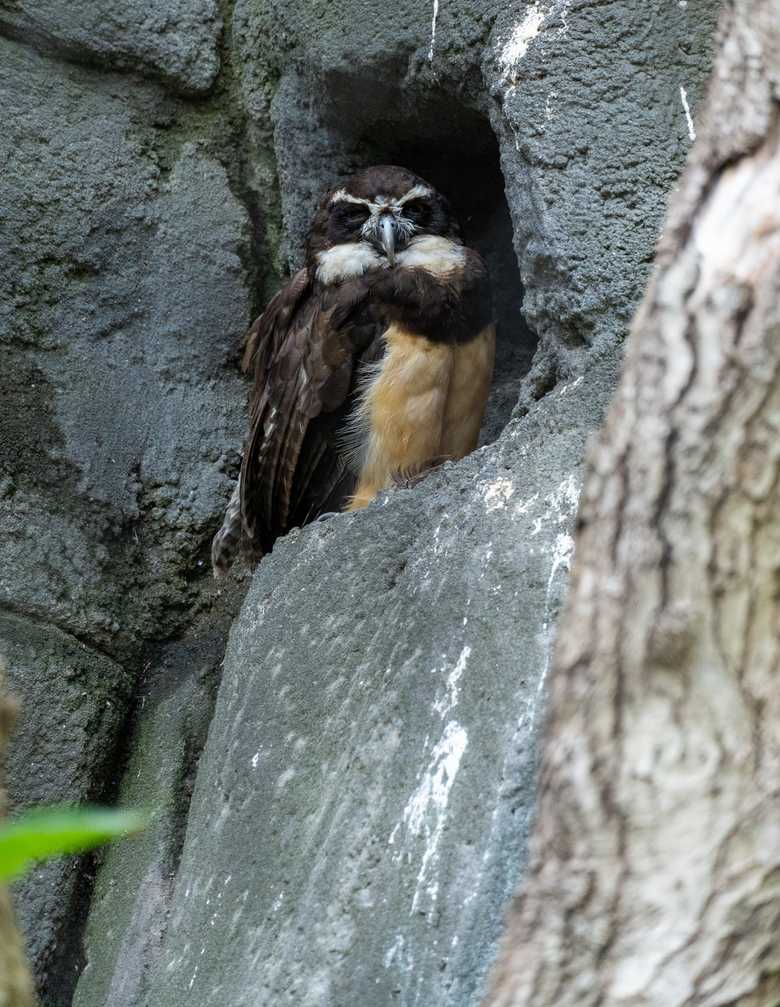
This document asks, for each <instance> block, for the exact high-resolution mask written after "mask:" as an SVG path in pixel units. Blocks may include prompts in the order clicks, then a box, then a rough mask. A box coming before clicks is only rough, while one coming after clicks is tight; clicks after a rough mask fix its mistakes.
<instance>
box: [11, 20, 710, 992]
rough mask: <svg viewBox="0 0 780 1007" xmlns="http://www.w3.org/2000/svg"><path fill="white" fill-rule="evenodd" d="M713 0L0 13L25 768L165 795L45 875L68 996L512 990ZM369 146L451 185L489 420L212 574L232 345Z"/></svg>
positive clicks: (106, 792)
mask: <svg viewBox="0 0 780 1007" xmlns="http://www.w3.org/2000/svg"><path fill="white" fill-rule="evenodd" d="M715 14H716V11H715V10H714V9H713V5H712V4H710V3H705V2H703V0H688V2H681V3H674V2H669V0H663V2H662V0H653V2H652V3H650V4H646V5H639V6H638V5H636V4H632V3H629V2H628V0H623V2H617V0H613V2H607V3H598V4H596V3H593V2H592V0H591V2H584V0H538V2H535V3H531V4H528V3H501V4H499V3H497V2H496V3H480V4H477V3H473V2H471V0H446V2H445V0H441V2H434V3H433V4H432V5H421V4H419V3H411V2H410V0H402V2H400V3H397V4H392V5H391V4H387V3H386V2H384V0H334V2H332V3H328V4H323V3H321V2H319V0H317V2H314V0H304V2H302V3H299V4H287V3H281V2H276V0H235V2H231V0H223V2H222V3H220V4H219V5H218V6H217V5H216V4H215V3H212V2H209V0H166V2H165V3H156V4H146V3H145V4H138V3H132V4H130V3H126V2H124V0H111V2H110V3H107V4H101V5H98V4H95V3H84V4H80V5H78V11H76V8H75V7H72V9H67V5H66V8H65V9H63V5H62V4H55V3H36V4H32V3H28V2H27V0H15V2H14V3H12V4H11V6H10V8H8V7H0V50H2V52H1V54H0V58H1V59H2V62H3V67H4V71H5V72H4V74H3V75H2V78H0V97H1V99H2V107H3V109H4V110H7V112H8V114H7V115H6V116H4V121H5V129H4V130H3V132H2V135H0V158H2V163H3V167H4V170H3V175H2V181H0V186H1V187H2V192H3V198H2V205H3V207H4V208H5V210H4V218H5V219H4V221H3V223H4V225H5V226H4V227H3V228H2V230H0V260H1V261H2V266H3V268H2V272H1V273H0V287H1V288H2V289H1V290H0V293H1V294H2V296H0V340H1V341H2V352H3V362H4V366H3V368H2V369H0V383H2V394H0V427H1V429H2V437H1V438H0V529H2V531H1V533H0V649H2V650H3V651H4V652H6V653H7V655H8V656H9V658H10V662H11V670H12V678H13V683H14V688H15V691H16V692H17V693H18V694H19V695H20V697H21V699H22V701H23V708H24V713H23V716H22V720H21V724H20V729H19V732H18V735H17V738H16V742H15V745H14V750H13V752H12V759H11V767H10V768H11V787H12V794H13V796H14V799H15V801H16V803H17V805H21V804H24V803H30V802H36V803H37V802H40V801H51V800H60V799H71V800H83V799H90V800H98V799H99V800H108V799H113V798H115V797H119V798H120V799H121V800H122V801H123V802H125V803H131V804H134V805H139V804H144V805H147V806H150V807H152V808H154V809H155V817H154V825H153V827H152V828H150V829H149V830H148V831H147V832H146V833H145V834H144V835H143V836H140V837H137V838H136V839H133V840H131V841H128V842H126V843H124V844H122V845H121V846H117V847H115V848H112V849H111V850H109V851H108V852H106V853H104V854H101V855H100V856H98V857H96V858H86V859H84V858H82V859H81V860H69V861H60V862H56V863H53V864H49V865H47V866H46V867H44V868H41V869H39V870H38V871H36V872H34V873H33V875H31V877H30V878H29V879H28V880H27V881H26V882H25V883H24V884H23V885H21V886H20V887H19V890H18V891H17V899H18V905H19V908H20V911H21V915H22V917H23V920H24V921H25V923H26V927H27V934H28V940H29V945H30V950H31V953H32V955H33V958H34V961H35V965H36V970H37V974H38V977H39V982H40V986H41V990H42V994H43V1001H44V1005H46V1007H48V1005H49V1004H51V1005H55V1004H56V1005H57V1007H63V1005H67V1004H68V1003H70V1002H71V1001H72V1002H73V1003H75V1004H77V1005H79V1007H97V1005H108V1007H141V1005H149V1007H151V1005H152V1004H154V1005H155V1007H165V1005H168V1004H170V1005H174V1004H177V1005H178V1004H180V1003H182V1002H183V1000H184V999H186V1002H187V1003H190V1004H193V1005H203V1007H205V1005H208V1004H214V1005H216V1004H220V1005H224V1004H230V1005H231V1007H239V1005H241V1004H247V1005H249V1004H252V1005H257V1004H265V1003H269V1004H270V1003H290V1004H296V1005H297V1004H301V1005H305V1004H312V1005H314V1004H317V1005H333V1007H341V1005H344V1004H348V1003H355V1004H356V1003H362V1004H367V1005H368V1004H370V1005H376V1007H383V1005H386V1004H387V1005H389V1004H391V1003H392V1004H402V1005H407V1007H408V1005H412V1004H418V1003H419V1004H422V1003H426V1004H427V1003H431V1004H432V1003H437V1004H439V1003H440V1004H442V1005H444V1004H447V1005H472V1004H475V1003H477V1001H478V996H479V992H480V989H481V984H482V982H483V979H484V975H485V972H486V969H487V967H488V965H489V962H490V960H491V957H492V955H493V953H494V950H495V945H496V940H497V937H498V934H499V932H500V928H501V918H502V908H503V906H504V905H505V903H506V900H507V898H508V896H509V893H510V892H511V891H512V890H513V888H514V886H515V884H516V883H517V881H518V879H519V877H520V875H521V872H522V864H523V858H524V849H525V837H526V834H527V829H528V823H529V818H530V815H531V812H532V807H533V781H534V746H535V739H536V734H537V731H538V729H539V725H540V721H541V713H542V706H543V697H544V676H545V670H546V668H547V665H548V662H549V657H550V644H551V640H552V632H553V627H554V621H555V615H556V613H557V610H558V606H559V604H560V600H561V594H562V591H563V589H564V586H565V574H566V571H567V569H568V563H569V560H570V554H571V545H572V541H571V537H570V532H571V523H572V519H573V515H574V512H575V509H576V502H577V496H578V490H579V471H580V465H581V460H582V456H583V452H584V448H585V443H586V439H587V435H588V433H589V431H590V430H592V429H593V428H594V426H595V425H597V424H598V422H599V418H600V416H601V413H602V410H603V408H604V405H605V403H606V401H607V400H608V397H609V394H610V391H611V388H612V386H613V384H614V380H615V374H616V370H617V367H618V366H619V354H620V343H621V340H622V337H623V336H624V334H625V331H626V327H627V325H628V322H629V319H630V316H631V312H632V310H633V308H634V306H635V304H636V302H637V300H638V298H639V295H640V293H641V290H642V287H643V285H644V283H645V281H646V278H647V274H648V269H649V264H650V262H651V260H652V253H653V244H654V238H655V235H656V231H657V228H658V226H659V222H660V220H661V218H662V215H663V209H664V201H665V197H666V194H667V192H668V191H669V189H670V188H671V186H672V185H673V184H674V180H675V178H676V176H677V174H678V173H679V171H680V168H681V165H682V161H683V159H684V157H685V153H686V150H687V148H688V145H689V143H690V130H691V129H692V128H693V127H692V124H689V121H688V118H687V116H686V106H687V107H690V108H691V109H692V110H693V112H694V113H695V109H696V107H697V104H698V102H699V100H700V98H701V95H702V88H703V86H704V82H705V80H706V75H707V70H708V61H709V52H710V36H711V33H712V29H713V23H714V19H715ZM371 161H374V162H376V161H393V162H396V163H403V164H407V165H408V166H409V167H411V168H414V169H415V170H417V171H419V172H420V173H421V174H423V175H424V176H426V177H429V178H430V179H431V181H433V182H434V183H435V184H437V185H438V186H440V187H441V189H442V190H443V191H445V192H447V194H448V195H449V196H450V197H451V199H452V201H453V203H454V205H455V207H456V209H457V210H458V212H459V213H460V215H461V217H462V219H463V222H464V225H465V229H466V232H467V235H468V237H469V240H470V241H471V242H472V243H474V244H476V245H477V246H478V247H480V248H481V249H482V250H483V252H484V253H485V255H486V256H487V258H488V260H489V263H490V266H491V273H492V274H493V277H494V280H495V286H496V308H497V315H498V319H499V357H498V368H497V376H496V385H495V389H494V394H493V397H492V399H491V404H490V408H489V412H488V417H487V420H486V424H485V429H484V431H483V444H484V446H483V447H482V448H481V449H480V451H478V452H477V453H475V454H474V455H473V456H472V457H470V458H469V459H466V460H465V461H463V462H462V463H460V464H458V465H446V466H444V467H443V468H442V469H441V470H440V471H439V472H437V473H436V474H434V475H433V476H431V477H429V478H428V479H426V480H425V481H424V482H423V483H421V484H420V485H418V486H417V487H416V488H414V489H413V490H409V491H400V490H399V491H395V492H393V493H390V494H388V495H386V496H385V497H384V498H382V499H381V500H380V501H379V502H378V504H377V505H376V506H374V507H372V508H370V509H369V510H368V511H366V512H363V513H361V514H358V515H354V516H346V515H345V516H340V517H337V518H334V519H332V520H330V521H328V522H326V523H324V524H318V525H315V526H311V527H309V528H307V529H304V530H302V531H300V532H293V533H292V534H291V535H289V536H288V537H287V538H286V539H285V540H284V541H282V542H280V543H278V545H277V547H276V548H275V549H274V552H273V554H272V555H271V556H270V557H268V558H267V559H266V560H264V561H263V563H262V564H261V565H260V567H259V568H258V570H257V572H256V574H255V575H254V577H253V578H252V579H251V583H249V582H248V581H247V579H246V578H244V579H243V581H242V578H241V577H238V578H236V579H235V580H234V581H233V582H231V584H230V585H229V586H228V588H226V589H224V590H221V591H218V590H216V589H215V587H214V586H213V584H212V582H211V581H210V579H209V576H208V569H207V549H208V541H209V537H210V535H211V533H212V532H213V530H214V528H215V526H216V524H217V522H218V519H219V513H220V509H221V507H222V506H223V505H224V502H225V500H226V498H227V496H228V494H229V492H230V487H231V480H232V478H233V477H234V476H235V473H236V469H237V465H238V460H239V450H240V443H241V437H242V433H243V424H244V418H243V417H244V387H243V384H242V382H241V380H240V378H239V377H238V372H237V366H236V356H237V354H236V347H237V343H238V340H239V338H240V335H241V333H242V331H243V330H244V328H245V326H246V324H247V322H248V320H249V318H250V317H251V315H252V314H253V312H255V311H256V310H258V308H259V307H260V306H261V304H262V303H263V301H264V300H265V298H266V296H267V295H268V293H269V292H270V291H272V290H273V289H275V287H276V285H278V282H279V279H280V276H281V275H283V274H284V272H285V271H286V270H287V269H288V268H289V266H290V265H292V264H295V263H296V262H297V261H298V260H299V257H300V251H301V240H302V236H303V235H304V233H305V231H306V228H307V226H308V218H309V215H310V212H311V209H312V206H313V204H314V202H315V200H316V198H317V196H318V193H319V192H320V190H321V189H322V187H323V186H324V185H326V184H328V183H329V182H330V181H331V180H332V179H333V178H334V176H337V175H339V174H340V173H343V172H347V171H349V170H351V169H352V168H354V167H356V166H358V165H361V164H364V163H367V162H371ZM247 585H248V586H249V590H248V593H247V595H246V598H245V599H244V600H243V604H242V595H243V592H244V590H245V589H246V587H247ZM239 607H240V614H239V615H238V618H237V619H235V621H233V617H234V615H235V614H236V613H237V612H238V610H239ZM231 622H232V629H231V630H230V640H229V643H228V645H227V652H226V653H225V641H226V637H227V631H228V627H229V626H230V625H231ZM223 655H224V668H221V666H222V660H223ZM212 714H213V716H212ZM207 738H208V740H206V739H207ZM204 744H205V748H204V747H203V746H204ZM201 750H202V754H201Z"/></svg>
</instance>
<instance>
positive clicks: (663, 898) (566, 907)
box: [484, 0, 780, 1007]
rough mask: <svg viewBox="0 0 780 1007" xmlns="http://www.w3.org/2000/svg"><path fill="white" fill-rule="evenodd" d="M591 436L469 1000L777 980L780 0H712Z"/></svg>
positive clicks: (608, 997) (692, 990) (663, 1003)
mask: <svg viewBox="0 0 780 1007" xmlns="http://www.w3.org/2000/svg"><path fill="white" fill-rule="evenodd" d="M719 37H720V44H719V50H718V52H719V54H718V57H717V61H716V70H715V74H714V79H713V83H712V85H711V88H710V95H709V98H708V103H707V112H706V114H705V117H704V121H703V122H701V123H700V124H699V132H700V134H701V136H700V139H699V140H698V142H697V143H696V144H695V145H694V147H693V150H692V153H691V157H690V160H689V164H688V167H687V169H686V171H685V173H684V176H683V179H682V182H681V186H680V190H679V192H678V193H677V194H676V196H675V198H674V200H673V203H672V207H671V209H670V213H669V219H668V221H667V225H666V231H665V235H664V236H663V237H662V239H661V241H660V243H659V248H658V254H657V259H656V268H655V272H654V275H653V278H652V280H651V282H650V285H649V288H648V291H647V293H646V295H645V298H644V301H643V304H642V306H641V308H640V310H639V312H638V315H637V317H636V320H635V323H634V325H633V328H632V332H631V335H630V338H629V341H628V344H627V349H626V362H625V365H624V371H623V375H622V378H621V382H620V385H619V388H618V391H617V394H616V398H615V401H614V402H613V405H612V408H611V410H610V413H609V416H608V419H607V422H606V425H605V428H604V430H603V431H602V433H601V434H600V436H599V439H598V441H597V443H596V444H595V445H594V447H593V449H592V450H591V451H590V453H589V458H588V463H587V474H586V479H585V487H584V490H583V497H582V500H581V504H580V514H579V527H578V535H577V540H576V554H575V555H576V559H575V563H574V568H573V571H572V579H571V585H570V589H569V598H568V602H567V606H566V610H565V613H564V616H563V618H562V620H561V624H560V628H559V636H558V645H557V648H556V659H555V666H554V671H553V673H552V675H551V680H550V688H549V707H548V709H549V714H548V723H547V729H546V736H545V741H544V745H543V752H542V766H541V771H540V796H539V804H538V810H537V819H536V824H535V828H534V833H533V837H532V844H531V861H530V868H529V874H528V877H527V880H526V883H525V887H524V890H523V891H522V892H521V894H520V895H519V896H518V897H517V899H516V901H515V904H514V905H513V907H512V909H511V911H510V916H509V921H508V929H507V937H506V940H505V944H504V947H503V950H502V952H501V954H500V957H499V961H498V963H497V966H496V968H495V970H494V974H493V979H492V985H491V989H490V992H489V994H488V996H487V998H486V1000H485V1002H484V1007H520V1005H523V1007H547V1005H553V1004H554V1005H555V1007H567V1005H572V1007H574V1005H576V1007H588V1005H597V1004H598V1005H599V1007H611V1005H618V1004H620V1005H621V1007H628V1005H642V1007H650V1005H657V1007H678V1005H686V1007H692V1005H696V1007H700V1005H708V1007H709V1005H737V1004H739V1005H740V1007H748V1005H750V1007H754V1005H755V1007H759V1005H761V1007H776V1005H777V1004H779V1003H780V0H733V2H730V3H727V4H726V5H725V9H724V11H723V17H722V22H721V27H720V36H719Z"/></svg>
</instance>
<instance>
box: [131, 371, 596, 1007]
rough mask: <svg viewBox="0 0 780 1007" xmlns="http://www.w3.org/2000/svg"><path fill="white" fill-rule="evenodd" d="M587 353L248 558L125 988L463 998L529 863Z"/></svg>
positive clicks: (277, 997) (253, 997) (587, 418)
mask: <svg viewBox="0 0 780 1007" xmlns="http://www.w3.org/2000/svg"><path fill="white" fill-rule="evenodd" d="M613 380H614V373H613V370H612V368H610V367H608V366H604V365H602V366H601V367H600V368H594V369H593V370H591V371H590V372H589V374H588V377H587V378H586V380H584V381H583V380H580V381H579V382H578V383H577V385H576V387H570V388H566V387H562V388H561V389H559V390H558V391H557V392H556V393H554V394H552V395H550V396H547V397H546V398H545V399H544V400H543V401H542V402H541V403H539V404H538V405H537V406H536V407H535V408H534V409H533V410H532V411H531V413H530V415H529V416H528V417H526V419H525V420H524V421H523V422H518V421H515V422H514V423H513V424H511V425H510V427H509V428H508V429H507V430H506V431H505V433H504V434H503V436H502V437H501V438H500V440H499V441H498V442H497V443H496V444H493V445H491V446H489V447H486V448H483V449H482V450H480V451H478V452H477V453H475V454H473V455H472V456H470V457H469V458H468V459H466V460H465V461H464V462H462V463H460V464H459V465H457V466H455V465H445V466H444V467H443V468H442V469H441V470H440V471H439V472H438V473H436V474H434V475H433V476H431V477H430V478H429V479H428V480H426V481H425V483H423V484H422V485H420V486H419V487H417V488H416V489H414V490H412V491H395V492H393V493H391V494H389V495H387V496H385V497H384V498H383V500H382V501H381V502H380V503H379V504H378V505H377V506H375V507H373V508H371V509H369V510H367V511H364V512H362V513H360V514H358V515H355V516H351V515H350V516H347V515H345V516H339V517H337V518H333V519H331V520H330V521H328V522H326V523H324V524H317V525H314V526H309V527H308V528H306V529H304V530H303V531H301V532H299V533H293V534H291V535H288V536H287V538H286V539H284V540H282V541H280V542H278V543H277V545H276V547H275V548H274V551H273V553H272V554H271V556H269V557H267V558H266V559H265V560H264V561H263V563H262V564H261V565H260V568H259V569H258V571H257V573H256V575H255V577H254V579H253V581H252V585H251V588H250V590H249V593H248V595H247V598H246V601H245V604H244V607H243V610H242V613H241V616H240V618H239V620H238V621H237V623H236V625H235V626H234V628H233V630H232V633H231V637H230V643H229V646H228V651H227V655H226V658H225V670H224V674H223V678H222V684H221V686H220V691H219V698H218V702H217V709H216V713H215V716H214V719H213V721H212V725H211V729H210V732H209V740H208V744H207V747H206V749H205V751H204V754H203V756H202V758H201V762H200V766H199V771H198V779H197V786H196V791H195V795H194V798H193V804H192V807H191V811H190V815H189V820H188V826H187V838H186V841H185V847H184V853H183V857H182V862H181V866H180V869H179V875H178V879H177V883H176V891H175V893H174V897H173V911H172V914H171V917H170V920H169V925H168V932H167V936H166V940H165V944H164V953H163V956H162V959H161V961H160V963H159V966H158V968H157V970H156V973H155V976H154V979H153V981H152V983H151V985H150V988H149V992H148V994H147V998H146V999H145V1000H144V1001H143V1002H144V1003H146V1004H148V1005H149V1007H151V1005H152V1004H155V1005H157V1007H173V1005H176V1004H179V1003H181V995H182V991H183V990H186V991H187V997H188V1002H189V1003H193V1004H198V1005H203V1007H206V1005H217V1004H220V1005H221V1004H225V1003H229V1004H231V1005H234V1007H241V1005H250V1004H251V1005H255V1004H258V1003H263V1004H266V1003H289V1004H297V1005H300V1007H315V1005H316V1007H326V1005H341V1004H348V1003H349V1004H352V1003H355V1004H357V1003H360V1004H371V1005H380V1004H390V1003H400V1004H407V1005H408V1004H413V1003H431V1004H433V1003H435V1004H440V1005H442V1007H444V1005H455V1004H466V1003H474V1002H476V1001H475V997H476V995H477V994H478V992H479V990H480V988H481V985H482V980H483V977H484V974H485V970H486V969H487V967H488V964H489V961H490V958H491V955H492V950H493V947H494V946H495V942H496V941H497V938H498V935H499V931H500V927H501V920H502V909H503V906H504V905H505V904H506V901H507V899H508V897H509V895H510V893H511V891H512V890H513V887H514V885H515V884H516V882H517V880H518V877H519V873H520V871H521V868H522V863H523V860H524V856H525V841H526V836H527V830H528V824H529V818H530V812H531V808H532V806H533V786H534V767H535V756H534V751H535V740H536V735H537V732H538V729H539V725H540V713H541V710H542V705H543V696H544V676H545V672H546V669H547V667H548V664H549V660H550V644H551V638H552V626H553V624H554V621H555V616H556V614H557V611H558V607H559V604H560V600H561V595H562V591H563V587H564V584H565V573H566V570H567V569H568V564H569V560H570V557H571V548H572V539H571V525H572V519H573V515H574V512H575V509H576V504H577V497H578V491H579V469H580V459H581V458H582V455H583V447H584V441H585V436H586V432H587V431H588V430H589V429H591V428H592V427H593V426H594V425H595V424H596V423H597V422H598V420H599V417H600V413H601V409H602V407H603V405H604V403H605V401H606V400H607V398H608V396H609V393H610V390H611V387H612V382H613Z"/></svg>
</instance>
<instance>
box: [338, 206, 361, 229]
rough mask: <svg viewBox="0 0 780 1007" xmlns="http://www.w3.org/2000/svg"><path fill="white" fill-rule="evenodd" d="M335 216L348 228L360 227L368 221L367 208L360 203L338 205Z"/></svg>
mask: <svg viewBox="0 0 780 1007" xmlns="http://www.w3.org/2000/svg"><path fill="white" fill-rule="evenodd" d="M336 214H337V216H338V219H339V220H340V221H342V222H343V223H345V224H347V225H348V226H351V227H360V226H362V225H363V224H364V223H365V222H366V220H368V207H367V206H363V205H362V204H360V203H340V204H339V205H338V206H337V208H336Z"/></svg>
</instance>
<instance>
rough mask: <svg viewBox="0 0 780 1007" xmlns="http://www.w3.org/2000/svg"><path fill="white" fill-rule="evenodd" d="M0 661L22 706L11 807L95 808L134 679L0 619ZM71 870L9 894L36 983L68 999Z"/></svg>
mask: <svg viewBox="0 0 780 1007" xmlns="http://www.w3.org/2000/svg"><path fill="white" fill-rule="evenodd" d="M0 654H2V655H3V656H4V657H5V658H6V660H7V662H8V666H9V675H8V683H7V684H8V689H9V691H10V692H11V693H12V694H13V695H14V696H15V697H16V699H17V700H18V702H19V705H20V714H19V721H18V729H17V731H16V733H15V735H14V737H13V741H12V745H11V747H10V750H9V760H8V781H9V796H10V800H11V804H12V806H13V807H14V808H15V809H16V810H19V809H20V808H23V807H26V806H37V805H42V804H60V803H63V802H71V803H82V802H85V801H87V802H89V801H94V800H95V799H96V798H97V797H98V795H100V794H102V793H103V792H104V790H105V789H106V787H107V785H110V781H111V779H112V776H113V774H114V765H115V758H116V748H117V741H118V738H119V735H120V730H121V728H122V725H123V723H124V720H125V710H126V706H127V701H128V698H129V696H130V692H131V688H132V679H131V676H130V675H128V674H127V673H126V672H125V671H123V669H122V668H121V667H120V666H119V665H118V664H116V662H114V661H112V660H110V659H109V658H108V657H106V656H104V655H103V654H100V653H97V652H96V651H94V650H92V649H90V648H89V647H87V646H85V645H84V644H81V643H79V642H78V641H77V640H75V639H73V638H72V637H68V636H67V635H65V634H64V633H61V632H60V631H59V630H56V629H53V628H51V627H47V626H41V625H37V624H36V623H34V622H32V621H30V620H29V619H21V618H18V617H16V616H12V615H8V614H4V613H2V612H0ZM78 866H79V865H78V861H77V860H76V859H75V858H72V857H71V858H66V859H64V860H57V861H51V862H49V863H47V864H43V865H39V866H37V867H36V868H35V869H33V870H32V871H31V872H30V873H28V874H27V875H26V876H25V877H24V878H23V879H22V880H21V881H19V882H17V883H16V885H15V886H14V901H15V903H16V905H17V909H18V914H19V919H20V924H21V926H22V929H23V931H24V934H25V937H26V940H27V946H28V951H29V953H30V956H31V958H32V960H33V962H34V963H35V967H36V974H37V976H38V979H39V981H40V982H41V983H42V984H43V985H45V986H46V987H48V988H51V989H65V990H67V989H68V986H69V984H70V983H72V972H73V969H74V967H76V966H77V965H78V945H79V935H78V930H77V929H75V928H74V927H73V926H72V925H71V920H72V919H73V917H74V916H77V913H78V903H79V900H80V899H82V898H83V896H84V884H83V882H84V877H83V874H82V872H81V871H79V869H78ZM68 972H70V973H71V974H70V975H68Z"/></svg>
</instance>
